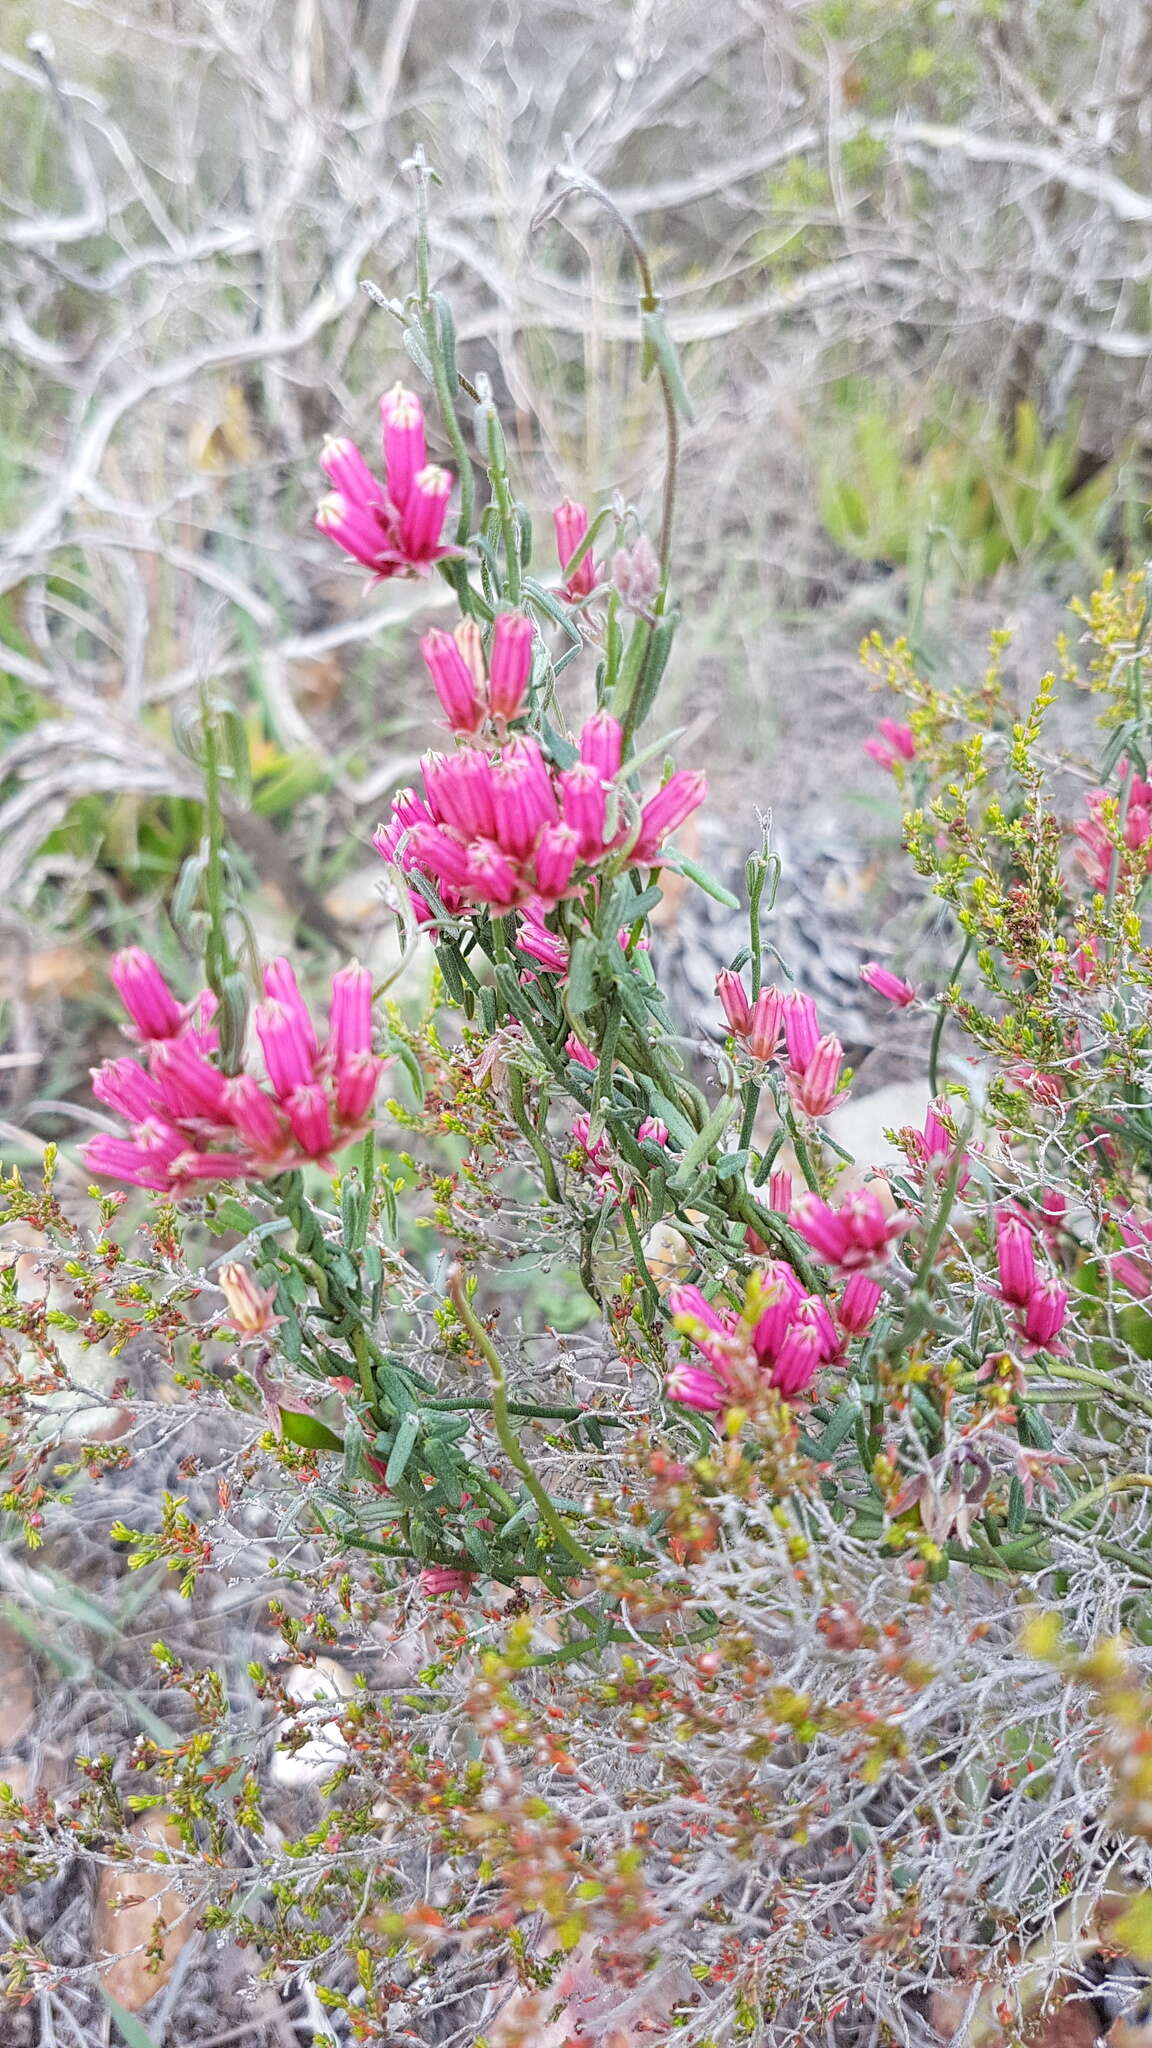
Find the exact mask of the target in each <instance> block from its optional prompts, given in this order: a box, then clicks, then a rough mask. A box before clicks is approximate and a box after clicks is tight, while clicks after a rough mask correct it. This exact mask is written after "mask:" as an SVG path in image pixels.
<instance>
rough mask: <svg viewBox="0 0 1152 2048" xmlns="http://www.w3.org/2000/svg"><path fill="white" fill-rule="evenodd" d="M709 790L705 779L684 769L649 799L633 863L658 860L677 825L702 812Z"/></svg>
mask: <svg viewBox="0 0 1152 2048" xmlns="http://www.w3.org/2000/svg"><path fill="white" fill-rule="evenodd" d="M707 789H708V783H707V779H706V777H705V776H703V775H697V774H694V773H693V772H692V771H691V770H690V769H688V768H681V769H679V770H678V771H677V773H676V774H675V775H672V776H670V777H669V779H668V781H667V782H666V783H665V784H664V786H663V788H662V789H658V790H657V791H656V794H655V796H650V797H649V799H648V801H647V803H646V804H645V805H644V807H643V809H642V810H641V812H640V830H639V833H638V834H637V837H636V843H635V845H634V846H633V848H632V853H631V859H632V860H634V861H653V860H655V859H656V857H657V855H658V854H659V852H660V849H661V847H662V846H663V844H664V841H665V839H666V838H667V837H668V834H669V833H670V832H675V830H676V828H677V826H678V825H682V824H683V823H684V820H685V819H686V818H690V817H691V815H692V813H693V811H695V810H698V809H699V807H700V805H701V804H702V803H703V801H704V798H705V795H706V793H707Z"/></svg>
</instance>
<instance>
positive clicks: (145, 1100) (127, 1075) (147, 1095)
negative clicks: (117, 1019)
mask: <svg viewBox="0 0 1152 2048" xmlns="http://www.w3.org/2000/svg"><path fill="white" fill-rule="evenodd" d="M92 1093H93V1095H94V1096H95V1097H96V1100H97V1102H103V1103H105V1104H106V1106H107V1107H108V1108H109V1109H114V1110H115V1111H116V1114H117V1116H122V1117H124V1118H126V1120H127V1121H128V1122H129V1123H130V1124H141V1123H144V1122H145V1121H146V1119H147V1118H148V1117H150V1116H155V1115H156V1113H157V1111H158V1110H159V1108H160V1092H159V1090H158V1088H157V1086H156V1083H155V1082H154V1081H152V1080H150V1079H149V1077H148V1075H147V1074H146V1073H145V1071H144V1069H143V1067H142V1066H141V1065H140V1063H139V1061H137V1060H130V1059H119V1060H107V1061H106V1062H105V1064H104V1065H103V1066H102V1067H93V1069H92Z"/></svg>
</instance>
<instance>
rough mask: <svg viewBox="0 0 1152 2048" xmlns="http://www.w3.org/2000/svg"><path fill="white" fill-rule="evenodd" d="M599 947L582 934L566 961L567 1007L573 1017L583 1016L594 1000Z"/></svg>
mask: <svg viewBox="0 0 1152 2048" xmlns="http://www.w3.org/2000/svg"><path fill="white" fill-rule="evenodd" d="M598 956H599V947H598V946H597V944H596V942H595V940H594V939H590V938H588V937H587V936H586V935H582V936H581V937H580V938H578V939H577V940H576V943H575V945H574V946H573V948H572V953H571V957H570V959H569V962H568V1008H569V1011H570V1012H571V1014H572V1016H573V1017H583V1016H585V1015H586V1014H587V1012H588V1011H589V1010H590V1009H591V1008H592V1005H593V1003H594V1002H595V1000H596V967H597V961H598Z"/></svg>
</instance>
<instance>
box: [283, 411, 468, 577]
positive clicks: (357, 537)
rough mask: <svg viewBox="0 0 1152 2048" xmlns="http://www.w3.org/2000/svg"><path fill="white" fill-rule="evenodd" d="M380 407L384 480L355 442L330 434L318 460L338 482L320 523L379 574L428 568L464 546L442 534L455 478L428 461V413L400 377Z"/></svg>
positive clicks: (421, 571) (418, 572)
mask: <svg viewBox="0 0 1152 2048" xmlns="http://www.w3.org/2000/svg"><path fill="white" fill-rule="evenodd" d="M380 413H381V421H382V425H383V438H384V467H385V477H384V481H383V482H381V481H379V480H378V479H377V478H376V477H374V476H373V474H372V471H371V470H370V469H369V467H368V464H367V463H366V462H365V460H364V457H363V456H362V455H361V453H360V450H359V449H358V448H357V447H356V446H355V444H354V443H353V442H351V441H348V440H343V439H340V440H335V441H328V442H326V443H325V446H324V451H323V454H322V455H321V458H320V466H321V468H322V469H323V471H324V473H325V475H326V476H327V478H328V481H329V482H330V483H331V484H332V485H333V489H332V490H331V491H330V492H329V494H328V496H327V497H326V498H323V499H321V502H320V505H319V508H318V510H317V513H316V521H315V523H316V525H317V527H318V528H319V530H320V531H321V533H327V534H329V535H330V536H331V538H332V539H333V540H334V541H335V542H336V543H337V545H338V546H339V547H342V548H343V549H344V551H345V553H346V554H349V555H351V556H352V557H353V558H354V560H355V561H357V562H362V563H363V565H364V567H365V568H366V569H371V570H372V571H373V573H374V574H375V575H376V576H377V577H380V578H383V577H388V576H412V575H417V576H424V575H427V574H428V573H429V571H430V569H431V568H432V565H433V563H435V562H438V561H442V560H443V559H444V558H445V557H446V556H448V555H457V554H459V553H460V549H459V548H455V547H451V546H448V545H446V544H445V542H444V539H443V531H444V520H445V517H446V515H447V511H448V500H449V498H450V497H451V495H452V478H451V477H450V476H449V474H448V472H447V470H444V469H438V468H437V467H436V466H435V465H432V464H429V462H428V456H427V448H426V445H425V440H424V415H423V412H422V410H421V406H420V401H419V399H418V398H416V397H415V395H414V394H413V393H412V392H410V391H405V390H404V389H403V388H402V387H401V386H400V385H397V386H396V388H395V389H394V390H393V391H391V392H389V393H388V394H387V396H386V397H385V398H383V399H381V401H380Z"/></svg>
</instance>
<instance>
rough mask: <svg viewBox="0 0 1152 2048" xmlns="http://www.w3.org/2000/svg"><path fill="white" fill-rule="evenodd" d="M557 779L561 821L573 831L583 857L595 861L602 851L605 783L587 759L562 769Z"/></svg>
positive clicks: (605, 795) (606, 786)
mask: <svg viewBox="0 0 1152 2048" xmlns="http://www.w3.org/2000/svg"><path fill="white" fill-rule="evenodd" d="M559 780H560V802H561V805H562V807H563V811H564V823H565V824H566V825H570V826H571V828H572V830H573V831H574V832H575V834H576V840H577V844H578V845H579V848H580V852H581V855H582V856H583V858H584V859H585V860H588V861H594V860H598V859H599V857H600V855H601V854H602V853H603V851H604V817H605V811H606V808H607V802H608V785H607V783H606V782H605V780H604V778H603V776H602V775H601V773H600V771H599V769H598V768H596V767H595V766H594V765H593V764H592V762H591V761H577V762H576V763H575V765H574V766H573V767H571V768H565V769H564V770H563V771H562V773H561V775H560V778H559Z"/></svg>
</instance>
